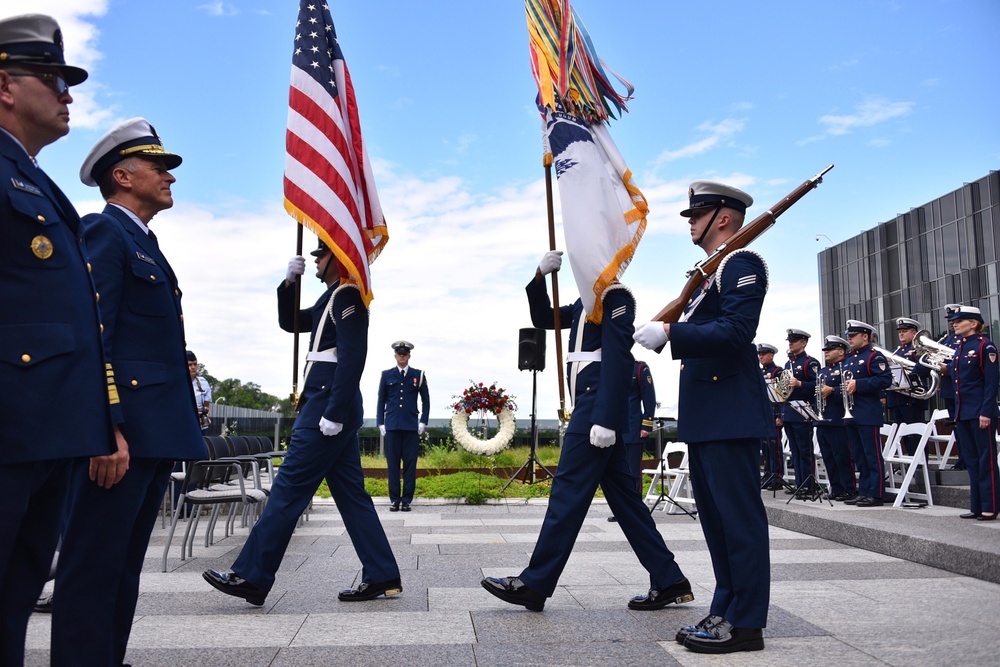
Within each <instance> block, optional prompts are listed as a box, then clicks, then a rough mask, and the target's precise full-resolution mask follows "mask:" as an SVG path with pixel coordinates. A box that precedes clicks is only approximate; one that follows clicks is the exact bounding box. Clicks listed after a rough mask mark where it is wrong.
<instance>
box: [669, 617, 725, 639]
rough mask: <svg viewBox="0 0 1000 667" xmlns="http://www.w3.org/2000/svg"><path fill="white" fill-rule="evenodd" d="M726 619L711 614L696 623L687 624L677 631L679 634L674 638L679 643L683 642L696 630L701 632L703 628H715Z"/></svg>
mask: <svg viewBox="0 0 1000 667" xmlns="http://www.w3.org/2000/svg"><path fill="white" fill-rule="evenodd" d="M725 620H726V619H724V618H722V617H721V616H714V615H712V614H709V615H708V616H706V617H705V618H703V619H701V620H700V621H698V623H697V624H696V625H685V626H684V627H683V628H681V629H680V630H678V631H677V636H675V637H674V639H676V640H677V643H678V644H683V643H684V640H685V639H687V638H688V635H693V634H694V633H696V632H701V631H702V630H707V629H708V628H714V627H715V626H717V625H718V624H719V623H722V622H723V621H725Z"/></svg>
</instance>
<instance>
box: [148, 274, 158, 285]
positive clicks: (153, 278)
mask: <svg viewBox="0 0 1000 667" xmlns="http://www.w3.org/2000/svg"><path fill="white" fill-rule="evenodd" d="M149 279H150V280H152V281H153V282H154V283H155V282H156V276H154V275H153V274H152V273H150V274H149Z"/></svg>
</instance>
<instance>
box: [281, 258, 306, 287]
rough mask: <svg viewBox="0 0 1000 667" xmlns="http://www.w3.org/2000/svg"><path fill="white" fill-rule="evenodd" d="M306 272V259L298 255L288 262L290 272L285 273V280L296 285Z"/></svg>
mask: <svg viewBox="0 0 1000 667" xmlns="http://www.w3.org/2000/svg"><path fill="white" fill-rule="evenodd" d="M305 272H306V258H305V257H303V256H302V255H296V256H295V257H292V258H291V259H290V260H288V271H286V272H285V280H287V281H288V282H290V283H294V282H295V281H296V280H298V278H299V276H301V275H302V274H303V273H305Z"/></svg>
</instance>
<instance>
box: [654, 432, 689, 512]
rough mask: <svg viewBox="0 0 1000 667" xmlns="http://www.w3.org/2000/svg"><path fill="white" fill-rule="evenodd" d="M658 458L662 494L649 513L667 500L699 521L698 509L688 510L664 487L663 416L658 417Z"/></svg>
mask: <svg viewBox="0 0 1000 667" xmlns="http://www.w3.org/2000/svg"><path fill="white" fill-rule="evenodd" d="M656 460H657V461H658V463H657V464H656V465H657V466H659V469H660V495H659V497H658V498H657V499H656V502H654V503H653V506H652V507H650V508H649V513H650V514H652V513H653V512H654V511H655V510H656V507H657V505H659V504H660V502H662V501H664V500H666V501H667V502H668V503H671V504H672V505H673V506H674V507H679V508H680V510H681V511H682V512H684V513H685V514H687V515H688V516H689V517H691V520H692V521H697V520H698V517H697V516H696V515H697V514H698V510H695V511H694V512H692V511H690V510H688V509H687V508H686V507H684V506H683V505H681V504H680V503H679V502H677V501H676V500H674V499H673V498H671V497H670V494H669V493H667V492H666V490H665V489H664V488H663V418H662V417H657V418H656Z"/></svg>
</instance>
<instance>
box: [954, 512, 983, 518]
mask: <svg viewBox="0 0 1000 667" xmlns="http://www.w3.org/2000/svg"><path fill="white" fill-rule="evenodd" d="M980 516H981V515H980V514H979V513H978V512H966V513H965V514H959V515H958V518H959V519H978V518H979V517H980Z"/></svg>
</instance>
